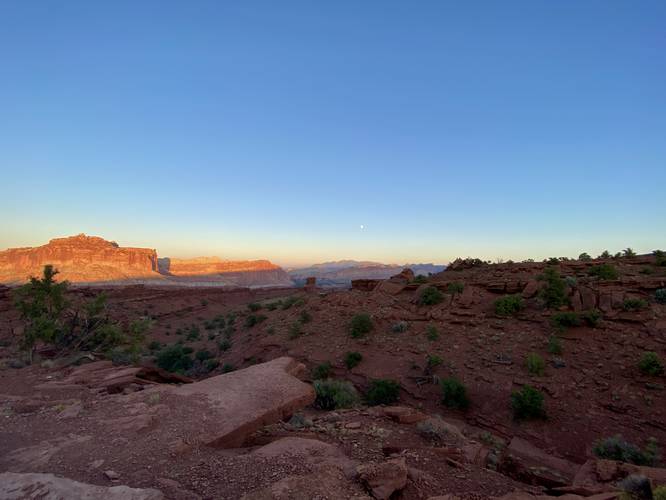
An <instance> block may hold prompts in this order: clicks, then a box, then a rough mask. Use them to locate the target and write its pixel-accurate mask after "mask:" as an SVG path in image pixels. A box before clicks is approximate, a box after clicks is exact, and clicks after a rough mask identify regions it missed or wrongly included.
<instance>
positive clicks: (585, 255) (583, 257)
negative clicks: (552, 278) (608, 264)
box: [578, 252, 592, 260]
mask: <svg viewBox="0 0 666 500" xmlns="http://www.w3.org/2000/svg"><path fill="white" fill-rule="evenodd" d="M578 260H592V257H590V254H589V253H587V252H583V253H582V254H580V255H579V256H578Z"/></svg>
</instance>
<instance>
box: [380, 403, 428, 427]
mask: <svg viewBox="0 0 666 500" xmlns="http://www.w3.org/2000/svg"><path fill="white" fill-rule="evenodd" d="M382 411H383V413H384V415H386V416H387V417H388V418H390V419H391V420H395V421H396V422H399V423H401V424H415V423H416V422H421V421H422V420H426V419H427V418H428V415H426V414H424V413H421V412H420V411H418V410H415V409H414V408H409V407H407V406H387V407H385V408H383V409H382Z"/></svg>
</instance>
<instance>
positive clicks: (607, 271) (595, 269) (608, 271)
mask: <svg viewBox="0 0 666 500" xmlns="http://www.w3.org/2000/svg"><path fill="white" fill-rule="evenodd" d="M588 274H589V275H590V276H595V277H597V278H599V279H600V280H616V279H617V278H618V277H619V273H618V272H617V269H615V266H614V265H613V264H599V265H597V266H592V268H590V270H589V271H588Z"/></svg>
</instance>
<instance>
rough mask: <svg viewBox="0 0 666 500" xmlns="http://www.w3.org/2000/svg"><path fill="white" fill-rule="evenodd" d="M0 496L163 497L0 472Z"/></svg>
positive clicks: (14, 499)
mask: <svg viewBox="0 0 666 500" xmlns="http://www.w3.org/2000/svg"><path fill="white" fill-rule="evenodd" d="M0 498H3V499H5V500H28V499H34V498H39V499H40V500H61V499H65V498H82V499H86V500H163V499H164V495H162V493H161V492H160V491H158V490H155V489H152V488H149V489H139V488H130V487H129V486H112V487H106V486H96V485H94V484H86V483H79V482H78V481H73V480H71V479H67V478H63V477H57V476H54V475H53V474H16V473H13V472H5V473H3V474H0Z"/></svg>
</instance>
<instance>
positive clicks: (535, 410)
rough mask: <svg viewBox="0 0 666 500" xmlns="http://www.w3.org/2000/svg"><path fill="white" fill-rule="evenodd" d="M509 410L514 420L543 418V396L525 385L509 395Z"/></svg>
mask: <svg viewBox="0 0 666 500" xmlns="http://www.w3.org/2000/svg"><path fill="white" fill-rule="evenodd" d="M511 409H512V410H513V417H514V418H515V419H516V420H522V419H531V418H545V416H546V412H545V410H544V408H543V394H541V392H540V391H539V390H538V389H535V388H534V387H532V386H531V385H525V386H523V388H522V389H521V390H520V391H514V392H512V393H511Z"/></svg>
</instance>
